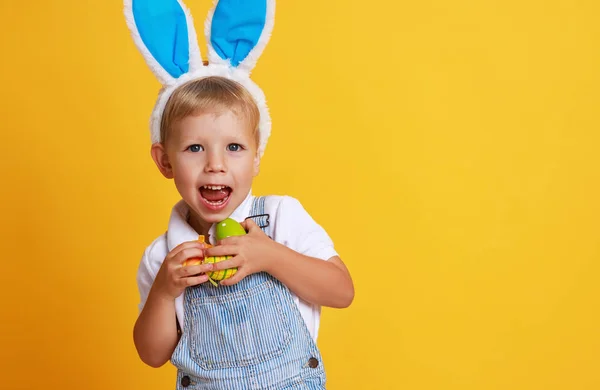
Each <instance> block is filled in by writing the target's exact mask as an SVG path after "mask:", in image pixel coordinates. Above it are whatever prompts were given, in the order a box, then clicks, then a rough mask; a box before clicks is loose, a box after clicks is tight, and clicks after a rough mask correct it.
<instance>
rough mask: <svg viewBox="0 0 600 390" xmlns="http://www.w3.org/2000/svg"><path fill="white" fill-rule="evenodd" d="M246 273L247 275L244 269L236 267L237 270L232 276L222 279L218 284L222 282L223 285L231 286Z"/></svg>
mask: <svg viewBox="0 0 600 390" xmlns="http://www.w3.org/2000/svg"><path fill="white" fill-rule="evenodd" d="M247 275H248V273H247V271H244V269H243V268H241V269H238V271H237V272H236V273H235V275H233V276H232V277H230V278H227V279H225V280H222V281H221V283H220V284H222V285H223V286H231V285H233V284H236V283H238V282H240V281H241V280H242V279H244V278H245V277H246V276H247Z"/></svg>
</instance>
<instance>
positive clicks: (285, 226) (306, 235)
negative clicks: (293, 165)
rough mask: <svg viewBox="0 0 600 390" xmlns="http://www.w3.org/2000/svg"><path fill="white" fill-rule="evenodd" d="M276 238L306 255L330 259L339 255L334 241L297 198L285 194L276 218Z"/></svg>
mask: <svg viewBox="0 0 600 390" xmlns="http://www.w3.org/2000/svg"><path fill="white" fill-rule="evenodd" d="M275 229H276V232H277V233H279V232H281V233H280V234H281V235H279V234H277V235H276V236H275V237H274V239H275V240H276V241H277V242H279V243H281V244H283V245H285V246H287V247H288V248H290V249H293V250H295V251H296V252H298V253H301V254H303V255H305V256H310V257H315V258H317V259H322V260H329V259H330V258H332V257H334V256H338V254H337V252H336V250H335V249H334V246H333V241H332V240H331V238H330V237H329V235H328V234H327V232H326V231H325V229H323V228H322V227H321V226H320V225H319V224H318V223H317V222H316V221H315V220H314V219H313V218H312V217H311V216H310V214H308V212H307V211H306V210H305V209H304V207H303V206H302V204H301V203H300V202H299V201H298V200H297V199H295V198H292V197H289V196H284V197H283V198H282V199H281V202H280V203H279V208H278V210H277V215H276V218H275Z"/></svg>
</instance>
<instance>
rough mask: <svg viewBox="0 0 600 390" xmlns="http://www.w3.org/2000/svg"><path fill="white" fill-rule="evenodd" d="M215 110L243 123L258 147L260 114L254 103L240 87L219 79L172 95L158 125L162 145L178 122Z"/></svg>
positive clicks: (194, 84) (184, 87)
mask: <svg viewBox="0 0 600 390" xmlns="http://www.w3.org/2000/svg"><path fill="white" fill-rule="evenodd" d="M215 110H216V111H217V112H219V111H222V110H231V111H232V112H233V113H234V114H236V115H237V116H238V117H240V118H243V119H244V120H246V122H247V123H248V125H249V126H250V129H251V131H252V135H253V136H254V139H255V141H256V146H258V142H259V133H258V123H259V120H260V113H259V111H258V106H257V105H256V102H255V101H254V99H253V98H252V95H250V92H248V91H247V90H246V88H244V87H243V86H242V85H241V84H239V83H237V82H235V81H233V80H230V79H227V78H225V77H220V76H209V77H204V78H201V79H196V80H192V81H189V82H187V83H185V84H183V85H181V86H180V87H179V88H177V89H176V90H175V91H174V92H173V94H172V95H171V97H170V98H169V100H168V101H167V105H166V106H165V109H164V111H163V115H162V118H161V122H160V139H161V142H162V143H163V144H164V143H166V140H167V138H168V136H169V132H170V131H171V129H172V128H173V125H174V124H175V123H177V122H178V121H180V120H182V119H184V118H186V117H188V116H190V115H199V114H202V113H205V112H214V111H215Z"/></svg>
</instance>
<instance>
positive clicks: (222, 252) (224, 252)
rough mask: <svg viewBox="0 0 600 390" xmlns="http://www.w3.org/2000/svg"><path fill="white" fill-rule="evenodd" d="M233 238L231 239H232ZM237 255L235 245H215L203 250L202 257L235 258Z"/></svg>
mask: <svg viewBox="0 0 600 390" xmlns="http://www.w3.org/2000/svg"><path fill="white" fill-rule="evenodd" d="M232 238H233V237H232ZM237 254H238V247H237V246H235V245H217V246H213V247H212V248H208V249H206V250H204V256H205V257H210V256H235V255H237Z"/></svg>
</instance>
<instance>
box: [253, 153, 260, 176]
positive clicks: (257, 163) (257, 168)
mask: <svg viewBox="0 0 600 390" xmlns="http://www.w3.org/2000/svg"><path fill="white" fill-rule="evenodd" d="M258 172H260V156H259V155H258V153H256V156H254V176H258Z"/></svg>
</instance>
